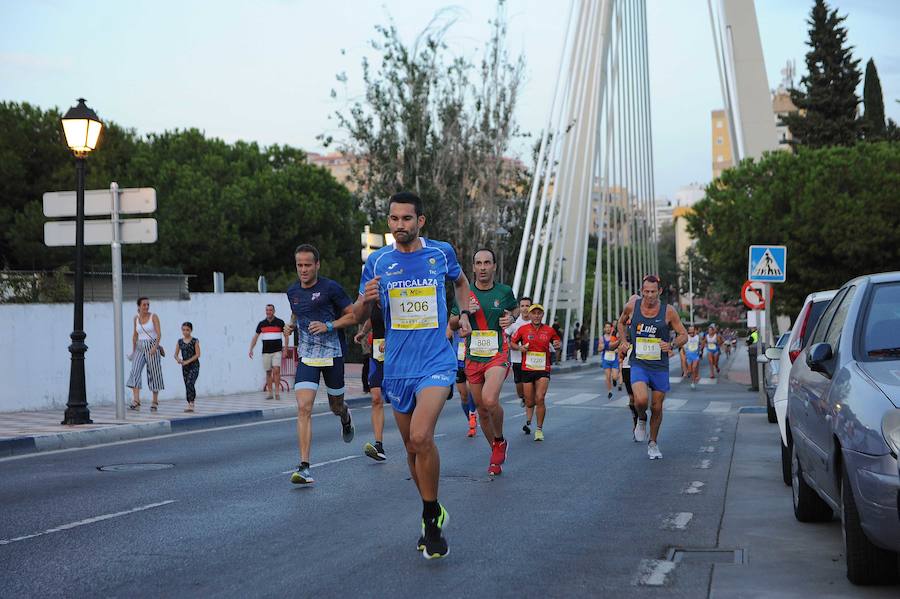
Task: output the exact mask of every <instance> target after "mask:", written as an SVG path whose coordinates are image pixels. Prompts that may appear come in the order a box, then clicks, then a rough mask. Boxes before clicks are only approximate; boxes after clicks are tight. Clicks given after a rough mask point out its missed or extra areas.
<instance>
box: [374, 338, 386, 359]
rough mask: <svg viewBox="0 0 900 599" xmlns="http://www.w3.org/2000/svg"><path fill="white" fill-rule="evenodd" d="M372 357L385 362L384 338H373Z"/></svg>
mask: <svg viewBox="0 0 900 599" xmlns="http://www.w3.org/2000/svg"><path fill="white" fill-rule="evenodd" d="M372 357H373V358H375V359H376V360H377V361H379V362H384V339H372Z"/></svg>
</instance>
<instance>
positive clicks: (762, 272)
mask: <svg viewBox="0 0 900 599" xmlns="http://www.w3.org/2000/svg"><path fill="white" fill-rule="evenodd" d="M747 279H748V280H747V283H745V287H746V286H747V285H748V284H758V283H761V284H762V297H763V299H764V301H763V302H762V305H761V306H760V307H759V308H758V309H760V310H762V313H761V314H758V315H757V322H758V325H759V326H758V329H759V334H758V335H757V356H762V355H763V353H764V350H763V347H764V344H769V345H771V344H772V343H774V339H775V338H774V336H773V334H772V297H771V284H772V283H784V282H785V281H786V280H787V246H783V245H751V246H750V251H749V254H748V256H747ZM741 296H742V299H744V303H747V300H746V299H745V298H743V296H744V293H743V290H742V293H741ZM748 305H749V304H748ZM757 359H758V358H757ZM757 368H758V372H759V396H760V400H761V403H762V404H763V405H765V404H766V403H767V402H768V398H767V397H766V389H765V387H766V384H765V377H764V375H765V364H764V363H763V362H757Z"/></svg>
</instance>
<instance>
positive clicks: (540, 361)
mask: <svg viewBox="0 0 900 599" xmlns="http://www.w3.org/2000/svg"><path fill="white" fill-rule="evenodd" d="M524 368H525V370H547V354H545V353H544V352H542V351H530V352H526V353H525V364H524Z"/></svg>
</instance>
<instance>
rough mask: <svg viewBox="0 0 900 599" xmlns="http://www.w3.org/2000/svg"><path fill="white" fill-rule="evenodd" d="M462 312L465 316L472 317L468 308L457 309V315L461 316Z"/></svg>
mask: <svg viewBox="0 0 900 599" xmlns="http://www.w3.org/2000/svg"><path fill="white" fill-rule="evenodd" d="M463 314H465V315H466V317H467V318H471V317H472V313H471V312H469V311H468V310H460V311H459V315H460V316H462V315H463Z"/></svg>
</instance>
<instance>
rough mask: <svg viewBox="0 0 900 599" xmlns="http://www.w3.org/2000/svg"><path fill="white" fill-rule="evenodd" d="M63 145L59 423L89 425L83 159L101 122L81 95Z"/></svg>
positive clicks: (71, 113)
mask: <svg viewBox="0 0 900 599" xmlns="http://www.w3.org/2000/svg"><path fill="white" fill-rule="evenodd" d="M62 126H63V133H64V134H65V137H66V145H68V146H69V149H70V150H72V152H73V153H74V154H75V175H76V183H77V185H76V188H75V202H76V213H75V310H74V311H75V315H74V319H73V321H74V324H73V326H72V329H73V330H72V334H71V335H70V337H71V339H72V344H71V345H69V353H71V354H72V364H71V370H70V372H69V399H68V401H67V402H66V414H65V416H64V418H63V421H62V424H91V423H92V422H93V420H91V412H90V410H89V409H88V405H87V385H86V382H85V376H84V354H85V353H86V352H87V345H85V343H84V340H85V338H86V337H87V335H86V334H85V332H84V161H85V159H86V158H87V155H88V154H89V153H90V152H91V151H92V150H93V149H94V148H96V147H97V142H98V140H99V139H100V132H101V131H102V130H103V123H102V122H100V119H99V118H98V117H97V114H96V113H95V112H94V111H93V110H91V109H90V108H88V107H87V106H86V105H85V103H84V98H79V99H78V104H77V105H76V106H73V107H72V108H70V109H69V111H68V112H67V113H66V114H65V116H64V117H63V118H62Z"/></svg>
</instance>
